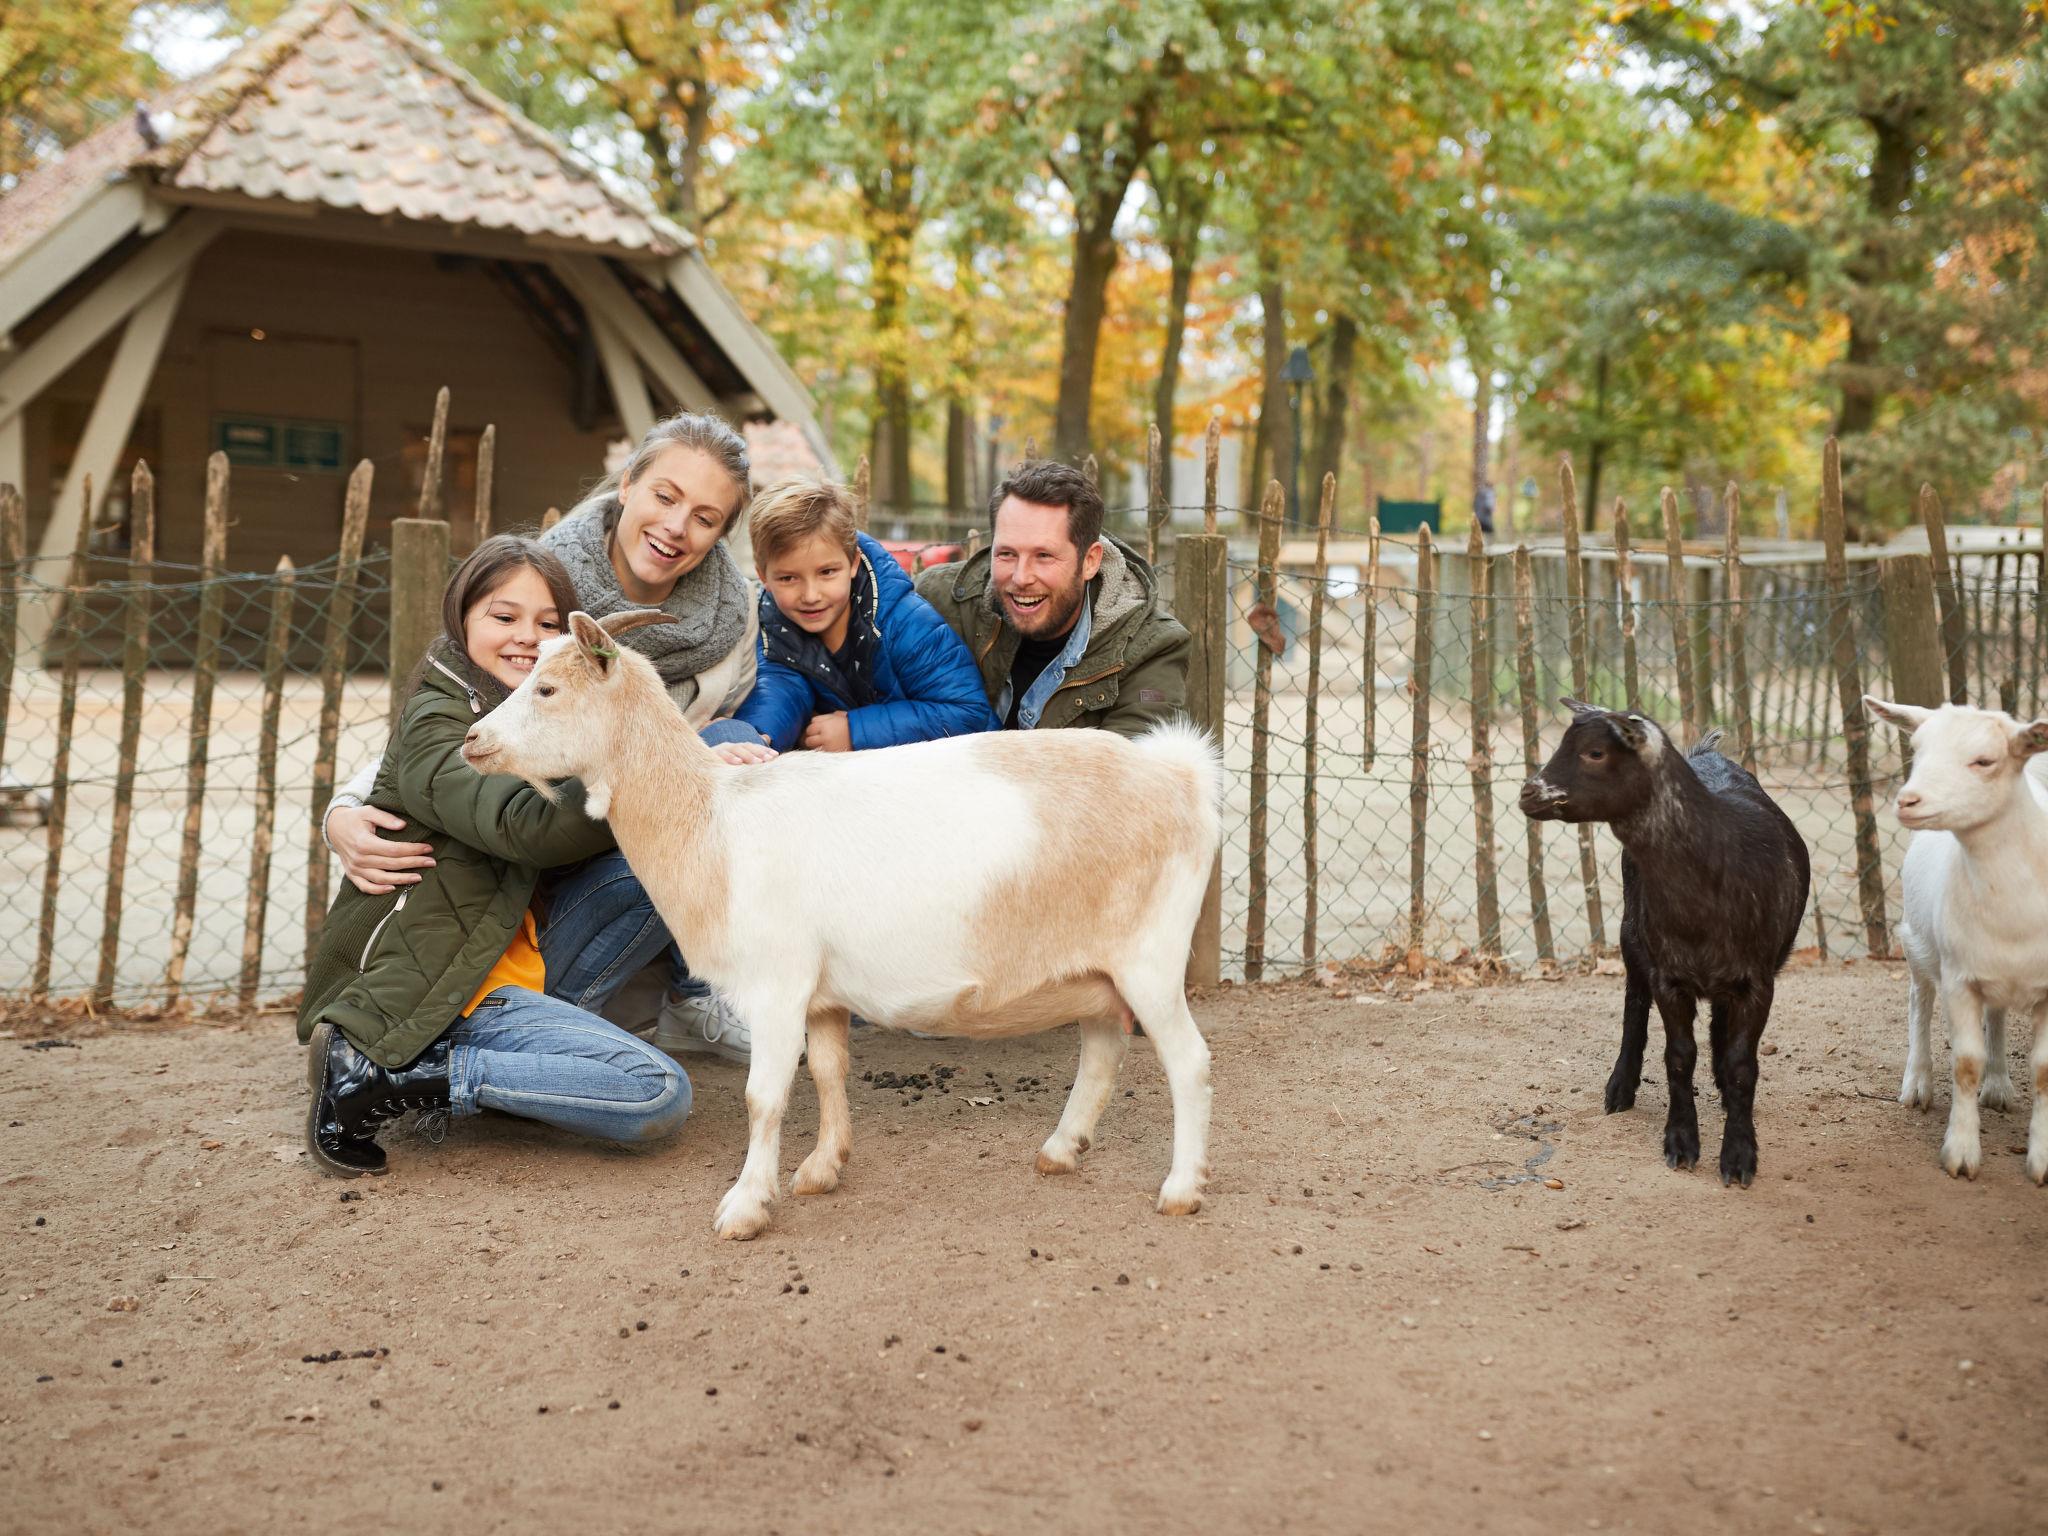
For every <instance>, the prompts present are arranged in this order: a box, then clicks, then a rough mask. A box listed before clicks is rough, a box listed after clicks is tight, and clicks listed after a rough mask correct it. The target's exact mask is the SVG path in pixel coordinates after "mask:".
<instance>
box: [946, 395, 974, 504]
mask: <svg viewBox="0 0 2048 1536" xmlns="http://www.w3.org/2000/svg"><path fill="white" fill-rule="evenodd" d="M973 473H974V413H973V412H972V411H971V410H969V409H968V408H967V402H966V401H965V400H962V399H961V398H960V397H959V396H958V395H955V396H954V397H953V398H952V399H950V400H948V401H947V402H946V510H947V511H948V512H952V513H960V512H963V511H965V510H966V509H967V507H968V505H969V503H970V502H972V500H973V498H974V492H973V490H972V488H971V487H970V485H969V483H968V482H969V480H970V479H971V477H972V475H973Z"/></svg>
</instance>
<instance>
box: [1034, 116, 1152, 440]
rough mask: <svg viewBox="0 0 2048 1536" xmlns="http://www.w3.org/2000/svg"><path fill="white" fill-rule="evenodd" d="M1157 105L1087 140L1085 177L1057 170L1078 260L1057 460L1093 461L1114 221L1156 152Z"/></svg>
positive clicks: (1057, 417)
mask: <svg viewBox="0 0 2048 1536" xmlns="http://www.w3.org/2000/svg"><path fill="white" fill-rule="evenodd" d="M1151 117H1152V104H1151V102H1150V101H1149V100H1142V99H1141V100H1139V101H1137V102H1135V103H1133V104H1132V105H1131V106H1130V107H1129V108H1127V109H1126V110H1125V111H1124V113H1123V115H1122V116H1120V117H1118V118H1116V119H1114V120H1112V121H1110V122H1108V123H1105V124H1103V125H1102V127H1101V128H1100V129H1099V130H1097V131H1096V132H1095V133H1094V134H1092V135H1090V136H1089V137H1090V139H1092V142H1089V141H1088V140H1084V141H1083V143H1082V145H1081V152H1080V157H1079V158H1078V159H1077V161H1076V163H1077V164H1085V165H1087V166H1088V167H1089V173H1088V174H1087V175H1086V176H1085V177H1083V176H1079V175H1076V174H1073V173H1072V172H1070V171H1069V170H1068V169H1066V168H1064V167H1062V166H1060V165H1058V164H1055V165H1054V167H1053V171H1054V174H1056V175H1057V176H1059V178H1060V180H1061V181H1062V182H1063V183H1064V184H1065V185H1066V187H1067V189H1068V191H1069V192H1071V193H1072V194H1073V198H1074V257H1073V266H1072V270H1071V274H1070V276H1069V278H1068V281H1067V304H1066V311H1065V315H1064V317H1063V320H1062V323H1061V327H1060V382H1059V397H1058V400H1057V401H1056V403H1055V404H1054V407H1053V424H1052V456H1053V457H1054V458H1056V459H1061V460H1063V461H1065V462H1066V463H1069V464H1078V463H1080V462H1081V460H1082V459H1084V458H1086V457H1087V456H1088V418H1089V413H1090V411H1091V410H1092V408H1093V406H1094V403H1095V398H1094V397H1095V353H1096V351H1097V349H1098V347H1099V346H1100V345H1101V342H1102V317H1103V314H1104V313H1105V311H1106V310H1107V308H1108V304H1109V279H1110V274H1111V273H1113V272H1114V271H1116V258H1117V243H1116V216H1117V214H1118V212H1119V211H1120V210H1121V209H1122V208H1123V205H1124V195H1125V194H1126V193H1128V192H1129V191H1130V190H1131V181H1132V179H1133V178H1134V177H1135V176H1136V175H1137V174H1138V167H1139V166H1140V165H1142V164H1143V163H1144V160H1145V156H1146V155H1147V154H1149V153H1150V152H1151V149H1152V143H1153V139H1152V123H1151Z"/></svg>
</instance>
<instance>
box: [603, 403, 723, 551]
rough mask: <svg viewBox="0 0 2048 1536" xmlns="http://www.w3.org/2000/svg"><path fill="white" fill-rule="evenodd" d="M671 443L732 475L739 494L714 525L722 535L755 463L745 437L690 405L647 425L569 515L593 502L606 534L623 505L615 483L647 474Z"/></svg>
mask: <svg viewBox="0 0 2048 1536" xmlns="http://www.w3.org/2000/svg"><path fill="white" fill-rule="evenodd" d="M670 448H695V449H696V450H697V451H698V452H699V453H702V454H704V455H705V456H707V457H708V458H710V459H711V461H712V462H713V463H715V464H716V465H717V466H718V467H719V468H720V469H722V470H724V471H725V472H726V474H727V475H729V476H731V477H732V483H733V484H734V485H735V486H737V487H738V488H739V493H740V496H739V500H738V501H737V502H736V503H734V505H733V513H732V516H731V517H729V518H727V519H726V520H725V527H724V528H722V529H720V530H719V533H720V536H721V537H723V536H724V535H725V534H728V533H731V532H732V527H733V524H734V523H736V522H738V521H739V520H740V514H741V513H742V512H744V511H746V510H747V501H748V498H749V497H751V496H752V494H753V489H754V480H753V474H754V468H753V464H752V463H751V462H750V461H749V460H748V458H747V440H746V439H745V438H744V437H742V436H740V434H739V433H738V432H736V431H734V430H733V428H732V427H731V426H729V425H728V424H727V423H726V422H725V421H724V420H723V419H721V418H720V417H717V416H712V415H709V414H700V413H698V412H695V411H679V412H677V413H676V414H675V415H673V416H670V417H668V418H667V419H666V420H663V421H657V422H656V423H655V424H654V425H653V426H651V427H649V428H648V429H647V435H646V436H645V437H643V438H641V439H640V446H639V447H637V448H635V449H634V450H633V456H632V457H631V458H629V459H627V460H626V465H625V468H623V469H620V470H617V471H615V472H614V473H612V474H609V475H606V476H605V477H604V478H603V479H602V480H600V481H598V483H597V484H596V486H595V487H593V488H592V490H591V492H590V494H589V495H588V496H585V497H584V498H583V499H582V500H581V501H579V502H577V503H576V505H575V506H574V507H572V508H570V509H569V514H568V515H569V516H570V517H574V516H575V515H576V514H577V513H579V512H582V511H585V510H587V509H588V508H591V507H596V508H598V514H599V516H601V517H602V518H603V519H604V531H605V536H606V537H607V538H609V537H610V536H611V533H612V530H613V529H615V528H617V527H618V525H619V514H620V513H621V512H623V511H624V510H625V508H624V506H623V505H622V504H621V503H620V501H619V487H620V486H621V485H623V484H625V483H626V482H627V481H629V480H638V479H639V478H640V477H641V476H642V475H644V474H646V473H647V471H648V468H649V466H651V465H652V464H653V463H654V461H655V460H656V459H657V458H659V457H660V456H661V454H662V453H663V452H664V451H665V450H667V449H670Z"/></svg>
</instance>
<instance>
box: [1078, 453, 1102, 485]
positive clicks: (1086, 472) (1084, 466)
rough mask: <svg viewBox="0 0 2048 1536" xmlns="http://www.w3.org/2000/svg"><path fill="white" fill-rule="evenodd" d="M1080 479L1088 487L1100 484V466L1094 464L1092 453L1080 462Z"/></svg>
mask: <svg viewBox="0 0 2048 1536" xmlns="http://www.w3.org/2000/svg"><path fill="white" fill-rule="evenodd" d="M1081 478H1082V479H1083V480H1086V481H1087V482H1088V483H1089V484H1090V485H1100V484H1102V466H1101V465H1100V464H1098V463H1096V462H1095V455H1094V454H1092V453H1091V454H1089V455H1088V457H1087V458H1085V459H1083V460H1082V461H1081Z"/></svg>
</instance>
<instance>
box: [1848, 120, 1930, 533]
mask: <svg viewBox="0 0 2048 1536" xmlns="http://www.w3.org/2000/svg"><path fill="white" fill-rule="evenodd" d="M1867 121H1868V122H1869V124H1870V128H1871V131H1872V132H1873V133H1874V134H1875V135H1876V138H1877V153H1876V154H1875V155H1873V156H1872V157H1871V164H1870V179H1869V181H1868V182H1867V183H1865V188H1864V216H1865V218H1866V219H1867V220H1868V221H1869V222H1868V225H1867V232H1866V233H1865V234H1864V236H1863V240H1862V243H1861V245H1860V247H1859V248H1858V250H1857V251H1856V253H1855V254H1854V255H1853V256H1852V257H1851V258H1850V260H1849V261H1848V263H1847V265H1846V272H1847V276H1848V278H1849V280H1850V282H1851V284H1853V287H1852V289H1851V291H1850V294H1849V298H1848V301H1847V303H1846V304H1845V305H1844V306H1843V307H1844V308H1845V309H1846V310H1847V312H1848V318H1849V345H1848V349H1847V351H1846V353H1845V354H1844V356H1843V358H1842V364H1841V369H1840V377H1841V387H1842V402H1841V406H1840V408H1839V409H1838V410H1837V411H1836V413H1835V437H1836V440H1837V441H1838V442H1840V444H1841V447H1842V514H1843V517H1844V519H1845V520H1846V522H1847V523H1848V526H1849V528H1850V530H1851V536H1852V537H1854V536H1859V534H1858V530H1859V529H1860V528H1861V526H1862V524H1863V521H1864V496H1863V492H1864V487H1863V485H1862V483H1861V482H1860V481H1859V480H1857V479H1856V477H1855V474H1854V469H1855V464H1856V460H1857V459H1858V458H1860V457H1861V456H1862V455H1861V452H1860V449H1861V448H1862V438H1863V436H1864V435H1865V434H1866V433H1868V432H1869V431H1870V430H1871V428H1872V427H1874V426H1876V425H1877V413H1878V409H1879V407H1880V406H1882V405H1883V403H1884V399H1885V396H1886V395H1887V394H1888V393H1889V391H1888V390H1887V389H1886V387H1885V379H1884V372H1883V369H1882V368H1881V366H1880V363H1879V351H1880V348H1881V346H1882V343H1883V335H1884V329H1885V316H1884V313H1883V306H1884V303H1885V300H1884V296H1883V294H1884V288H1885V286H1886V284H1888V283H1889V281H1890V280H1891V278H1892V275H1893V273H1894V272H1895V270H1896V269H1897V266H1898V257H1897V253H1896V249H1895V247H1894V243H1893V242H1894V240H1895V239H1896V236H1895V235H1894V234H1893V232H1892V224H1893V221H1894V220H1895V219H1897V218H1898V216H1899V209H1900V208H1901V207H1902V206H1904V204H1905V202H1906V200H1907V198H1909V197H1911V196H1912V194H1913V166H1914V164H1915V162H1916V160H1917V159H1918V156H1919V152H1920V148H1921V146H1920V144H1919V136H1918V135H1916V134H1915V133H1913V132H1912V131H1911V130H1910V128H1909V127H1908V126H1907V125H1906V124H1903V123H1899V122H1894V121H1892V120H1890V119H1886V118H1870V119H1867Z"/></svg>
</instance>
